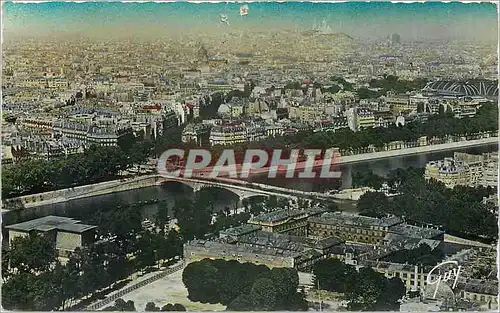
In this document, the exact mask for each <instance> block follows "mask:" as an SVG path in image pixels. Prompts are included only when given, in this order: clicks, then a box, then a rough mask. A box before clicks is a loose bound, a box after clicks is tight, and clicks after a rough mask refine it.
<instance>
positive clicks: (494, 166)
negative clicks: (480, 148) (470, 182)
mask: <svg viewBox="0 0 500 313" xmlns="http://www.w3.org/2000/svg"><path fill="white" fill-rule="evenodd" d="M478 184H479V185H481V186H484V187H488V186H489V187H492V188H496V187H498V152H494V153H491V154H490V155H489V157H488V159H486V160H485V161H484V162H483V170H482V173H481V178H480V179H479V183H478Z"/></svg>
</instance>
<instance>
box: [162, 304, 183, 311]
mask: <svg viewBox="0 0 500 313" xmlns="http://www.w3.org/2000/svg"><path fill="white" fill-rule="evenodd" d="M161 311H162V312H172V311H181V312H183V311H186V308H185V307H184V306H183V305H182V304H179V303H176V304H172V303H167V304H166V305H164V306H163V307H162V308H161Z"/></svg>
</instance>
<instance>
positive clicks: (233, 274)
mask: <svg viewBox="0 0 500 313" xmlns="http://www.w3.org/2000/svg"><path fill="white" fill-rule="evenodd" d="M182 281H183V283H184V285H185V286H186V288H187V289H188V292H189V295H188V297H189V299H190V300H191V301H199V302H202V303H221V304H223V305H226V306H227V310H229V311H255V310H258V311H278V310H283V311H285V310H287V311H305V310H307V308H308V305H307V301H306V300H305V297H304V294H303V293H299V292H297V288H298V285H299V277H298V273H297V271H296V270H295V269H291V268H273V269H269V268H268V267H267V266H265V265H256V264H253V263H239V262H238V261H235V260H232V261H225V260H210V259H205V260H202V261H198V262H193V263H190V264H188V265H187V266H186V268H185V269H184V272H183V273H182Z"/></svg>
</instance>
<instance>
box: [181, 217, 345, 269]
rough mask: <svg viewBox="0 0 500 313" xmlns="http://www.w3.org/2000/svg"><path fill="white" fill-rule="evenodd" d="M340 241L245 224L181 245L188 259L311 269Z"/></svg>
mask: <svg viewBox="0 0 500 313" xmlns="http://www.w3.org/2000/svg"><path fill="white" fill-rule="evenodd" d="M342 243H343V241H342V240H341V239H339V238H336V237H328V238H325V239H321V240H315V239H310V238H307V237H301V236H294V235H287V234H279V233H271V232H267V231H262V230H261V227H260V226H257V225H253V224H245V225H242V226H238V227H234V228H230V229H226V230H223V231H221V233H220V238H219V239H218V240H215V241H200V240H195V241H192V242H189V243H188V244H186V245H185V246H184V255H185V259H186V260H187V262H193V261H199V260H202V259H205V258H210V259H224V260H237V261H239V262H251V263H255V264H264V265H267V266H269V267H271V268H272V267H293V268H296V269H298V270H303V271H304V270H307V271H310V270H311V268H312V266H313V265H314V263H316V262H317V261H318V260H321V259H325V258H328V257H330V256H332V255H333V254H334V253H336V251H337V250H339V246H340V245H341V244H342Z"/></svg>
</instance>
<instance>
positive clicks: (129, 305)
mask: <svg viewBox="0 0 500 313" xmlns="http://www.w3.org/2000/svg"><path fill="white" fill-rule="evenodd" d="M102 311H114V312H117V311H118V312H135V311H136V309H135V304H134V301H132V300H129V301H127V302H125V300H123V299H121V298H120V299H117V300H116V301H115V304H114V305H111V306H108V307H106V308H104V309H103V310H102Z"/></svg>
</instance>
